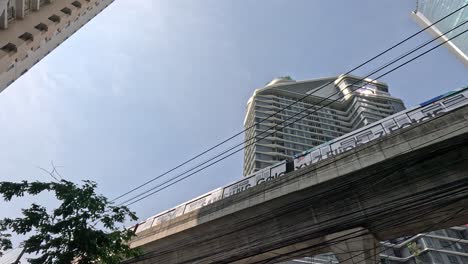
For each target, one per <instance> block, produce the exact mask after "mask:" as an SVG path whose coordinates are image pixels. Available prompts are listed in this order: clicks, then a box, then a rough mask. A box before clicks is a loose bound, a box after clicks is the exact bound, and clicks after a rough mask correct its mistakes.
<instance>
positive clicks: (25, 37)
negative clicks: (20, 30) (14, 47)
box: [18, 32, 34, 41]
mask: <svg viewBox="0 0 468 264" xmlns="http://www.w3.org/2000/svg"><path fill="white" fill-rule="evenodd" d="M18 38H20V39H22V40H24V41H33V40H34V36H33V35H32V34H31V33H29V32H25V33H24V34H23V35H21V36H19V37H18Z"/></svg>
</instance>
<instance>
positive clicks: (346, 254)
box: [326, 228, 380, 264]
mask: <svg viewBox="0 0 468 264" xmlns="http://www.w3.org/2000/svg"><path fill="white" fill-rule="evenodd" d="M326 240H327V242H329V243H331V245H330V250H331V251H332V252H333V253H334V254H335V255H336V257H337V258H338V261H339V262H340V264H357V263H359V264H376V263H380V260H379V253H380V244H379V241H377V239H375V237H374V236H373V235H372V234H371V233H370V232H369V231H368V230H367V229H365V228H353V229H350V230H346V231H342V232H338V233H334V234H331V235H327V236H326Z"/></svg>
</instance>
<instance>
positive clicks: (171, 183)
mask: <svg viewBox="0 0 468 264" xmlns="http://www.w3.org/2000/svg"><path fill="white" fill-rule="evenodd" d="M467 22H468V21H465V22H464V23H463V24H461V25H459V26H457V27H455V28H453V29H452V30H454V29H456V28H458V27H460V26H462V25H464V24H466V23H467ZM452 30H450V31H452ZM467 31H468V30H465V31H463V32H461V33H459V34H457V35H455V36H453V37H452V38H450V39H447V40H446V41H444V42H441V43H440V44H438V45H436V46H434V47H432V48H431V49H429V50H426V51H425V52H423V53H421V54H419V55H417V56H415V57H413V58H411V59H409V60H407V61H406V62H404V63H402V64H400V65H398V66H396V67H394V68H393V69H391V70H389V71H387V72H385V73H384V74H381V75H380V76H378V77H377V79H379V78H381V77H383V76H386V75H388V74H390V73H392V72H394V71H395V70H397V69H399V68H401V67H403V66H405V65H407V64H408V63H410V62H412V61H414V60H416V59H418V58H420V57H422V56H424V55H425V54H427V53H429V52H431V51H433V50H435V49H436V48H438V47H440V46H442V45H443V44H445V43H446V42H448V41H450V40H453V39H455V38H456V37H459V36H460V35H462V34H464V33H466V32H467ZM442 36H443V35H442ZM437 38H439V37H436V38H434V39H432V40H431V41H429V42H427V43H425V44H423V45H421V46H420V47H419V48H418V49H420V48H422V47H424V46H426V45H427V44H429V43H430V42H432V41H434V40H436V39H437ZM416 50H417V49H414V50H413V51H411V52H409V53H407V54H405V55H404V56H401V57H400V58H398V59H397V60H393V61H392V62H390V63H388V64H387V66H389V65H391V64H393V63H394V62H396V61H398V60H400V59H402V58H404V57H406V56H408V55H410V54H412V53H414V52H415V51H416ZM387 66H385V67H387ZM385 67H384V68H385ZM381 69H382V68H381ZM381 69H379V70H377V71H374V72H373V73H376V72H378V71H380V70H381ZM373 73H372V74H373ZM365 78H367V76H366V77H365ZM365 78H363V79H365ZM363 79H361V80H359V81H357V82H355V83H353V84H351V85H348V86H347V87H349V86H353V85H355V84H356V83H358V82H362V81H363ZM356 89H358V88H355V89H354V90H356ZM354 90H353V91H354ZM332 96H333V95H332ZM342 97H343V96H342ZM328 99H329V98H328V97H327V98H325V99H323V100H322V101H321V102H323V101H326V100H328ZM339 99H341V98H337V99H335V100H332V101H331V102H329V103H327V104H325V105H323V106H320V107H319V108H318V109H314V111H313V112H311V113H308V114H306V115H304V116H302V117H300V118H298V119H297V120H295V121H293V122H291V123H289V124H287V125H284V126H282V127H281V128H285V127H288V126H290V125H292V124H294V123H296V122H298V121H300V120H302V119H303V118H305V117H307V116H309V115H310V114H312V113H314V112H317V111H318V110H320V109H322V108H324V107H326V106H328V105H330V104H332V103H334V102H336V101H337V100H339ZM312 107H314V106H311V107H309V108H307V109H305V110H303V111H301V112H298V113H297V114H295V115H293V116H291V117H289V118H288V119H286V120H284V121H283V122H281V123H280V124H282V123H284V122H286V121H288V120H290V119H292V118H295V117H296V116H297V115H299V114H301V113H303V112H305V111H307V110H310V109H311V108H312ZM280 124H276V125H275V126H274V127H272V128H269V129H268V130H271V129H275V128H276V127H278V126H279V125H280ZM274 133H275V131H273V132H271V133H269V134H267V135H266V136H264V137H262V138H260V139H258V140H256V141H254V142H252V143H250V144H248V145H246V146H244V147H242V148H240V149H237V150H235V151H233V152H231V153H229V154H227V155H226V156H224V157H221V156H223V155H224V154H226V153H228V152H229V151H231V150H233V149H235V148H236V147H238V146H240V145H243V144H244V143H241V144H239V145H236V146H234V147H232V148H230V149H229V150H227V151H225V152H223V153H221V154H219V155H217V156H215V157H213V158H211V159H209V160H207V161H205V162H204V163H201V164H199V165H197V166H196V167H194V168H192V169H190V170H188V171H185V172H183V173H181V174H179V175H177V176H175V177H173V178H171V179H169V180H166V181H165V182H163V183H161V184H158V185H157V186H155V187H152V188H151V189H149V190H147V191H144V192H142V193H140V194H138V195H136V196H134V197H132V198H130V199H127V200H125V201H124V202H122V203H121V205H123V204H126V203H128V204H126V205H127V206H129V205H132V204H134V203H136V202H138V201H141V200H142V199H145V198H147V197H149V196H151V195H154V194H156V193H158V192H160V191H162V190H164V189H166V188H168V187H170V186H172V185H174V184H176V183H178V182H180V181H182V180H184V179H186V178H188V177H190V176H192V175H194V174H196V173H198V172H200V171H202V170H204V169H206V168H209V167H211V166H213V165H214V164H216V163H219V162H220V161H222V160H224V159H226V158H228V157H230V156H232V155H234V154H236V153H238V152H240V151H242V150H243V149H244V148H246V147H248V146H250V145H253V144H255V143H256V142H258V141H260V140H263V139H265V138H266V137H268V136H270V135H272V134H274ZM262 134H263V133H262ZM253 139H255V138H253ZM250 140H252V139H249V140H247V141H246V142H248V141H250ZM220 157H221V158H220ZM217 158H218V159H217ZM215 159H216V160H215ZM213 160H215V161H213ZM210 161H213V162H211V163H209V164H208V165H205V166H203V167H201V166H202V165H204V164H207V163H208V162H210ZM198 167H201V168H200V169H198V170H196V171H194V172H192V173H190V174H188V175H186V176H184V174H186V173H187V172H190V171H193V170H194V169H196V168H198ZM182 176H184V177H182ZM176 179H178V180H176ZM175 180H176V181H175ZM166 184H167V185H166ZM164 185H166V186H164ZM162 186H164V187H162ZM159 187H161V188H159ZM157 188H159V189H157ZM155 189H157V190H155ZM153 190H155V191H153ZM151 191H153V192H151ZM148 193H149V194H148ZM145 194H146V195H145ZM139 197H141V198H139Z"/></svg>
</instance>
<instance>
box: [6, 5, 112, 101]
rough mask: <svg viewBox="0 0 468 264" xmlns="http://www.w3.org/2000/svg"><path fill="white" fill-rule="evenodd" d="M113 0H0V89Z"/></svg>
mask: <svg viewBox="0 0 468 264" xmlns="http://www.w3.org/2000/svg"><path fill="white" fill-rule="evenodd" d="M113 1H114V0H0V92H1V91H3V90H4V89H5V88H6V87H7V86H8V85H10V84H11V83H12V82H14V81H15V80H16V79H18V78H19V77H20V76H21V75H23V74H24V73H25V72H27V71H28V69H30V68H31V67H32V66H33V65H34V64H36V63H37V62H38V61H39V60H41V59H42V58H44V57H45V56H46V55H47V54H49V52H50V51H51V50H53V49H54V48H56V47H57V46H58V45H60V44H61V43H62V42H63V41H65V40H66V39H67V38H68V37H70V36H71V35H72V34H73V33H75V32H76V31H77V30H78V29H80V28H81V27H82V26H83V25H84V24H86V23H87V22H88V21H89V20H90V19H92V18H93V17H95V16H96V15H97V14H98V13H99V12H101V11H102V10H103V9H104V8H106V7H107V6H108V5H109V4H110V3H112V2H113Z"/></svg>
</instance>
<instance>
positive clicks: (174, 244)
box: [125, 107, 468, 264]
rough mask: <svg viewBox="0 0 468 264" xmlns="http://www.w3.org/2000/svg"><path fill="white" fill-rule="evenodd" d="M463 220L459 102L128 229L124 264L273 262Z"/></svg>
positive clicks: (368, 252) (368, 256) (467, 192)
mask: <svg viewBox="0 0 468 264" xmlns="http://www.w3.org/2000/svg"><path fill="white" fill-rule="evenodd" d="M465 223H468V107H464V108H461V109H459V110H456V111H453V112H451V113H448V114H446V115H443V116H440V117H438V118H436V119H433V120H431V121H429V122H426V123H422V124H419V125H417V126H413V127H409V128H407V129H403V130H401V131H399V132H396V133H395V134H392V135H390V136H388V137H385V138H382V139H380V140H378V141H375V142H371V143H369V144H367V145H362V146H360V147H358V148H356V149H354V150H352V151H349V152H345V153H343V154H341V155H339V156H336V157H335V158H333V159H329V160H325V161H323V162H321V163H318V164H316V165H315V166H310V167H306V168H304V169H302V170H298V171H294V172H292V173H289V174H288V175H285V176H284V177H282V178H278V179H277V180H275V181H272V182H269V183H266V184H263V185H259V186H256V187H254V188H251V189H248V190H246V191H244V192H241V193H239V194H237V195H234V196H231V197H228V198H225V199H222V200H220V201H218V202H215V203H213V204H211V205H208V206H206V207H202V208H200V209H199V210H195V211H193V212H190V213H188V214H184V215H182V216H179V217H176V218H174V219H172V220H170V221H168V222H165V223H162V224H160V225H157V226H154V227H152V228H150V229H148V230H145V231H143V232H141V233H139V234H138V237H136V238H135V239H134V240H133V241H132V243H131V246H132V247H140V248H141V249H142V250H143V252H144V254H143V255H141V256H140V257H138V258H136V259H132V260H128V261H126V262H125V263H141V264H143V263H171V264H172V263H276V262H279V261H281V260H287V259H291V258H296V257H300V256H310V255H316V254H319V253H322V252H330V251H332V252H334V253H335V254H337V257H338V259H339V260H340V261H341V262H342V263H376V261H377V258H378V254H379V251H380V248H379V246H378V241H379V240H380V241H381V240H389V239H394V238H398V237H401V236H405V235H414V234H417V233H422V232H427V231H429V230H435V229H440V228H447V227H450V226H455V225H461V224H465Z"/></svg>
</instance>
